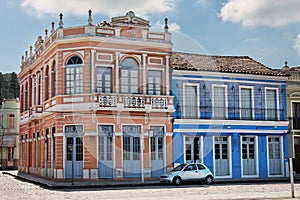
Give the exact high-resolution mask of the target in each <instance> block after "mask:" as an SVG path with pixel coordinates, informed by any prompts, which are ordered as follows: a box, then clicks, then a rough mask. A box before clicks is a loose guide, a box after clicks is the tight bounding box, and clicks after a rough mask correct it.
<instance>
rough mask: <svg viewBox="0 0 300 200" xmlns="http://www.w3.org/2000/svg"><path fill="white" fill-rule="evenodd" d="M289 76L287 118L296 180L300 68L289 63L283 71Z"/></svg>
mask: <svg viewBox="0 0 300 200" xmlns="http://www.w3.org/2000/svg"><path fill="white" fill-rule="evenodd" d="M281 71H282V72H283V73H286V74H288V75H289V79H288V81H287V85H286V101H287V117H288V119H289V144H290V146H289V155H290V158H293V169H294V172H295V175H296V178H297V179H299V177H300V68H299V67H291V68H290V67H288V66H287V62H286V63H285V66H283V68H282V69H281Z"/></svg>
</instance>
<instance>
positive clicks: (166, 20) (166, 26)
mask: <svg viewBox="0 0 300 200" xmlns="http://www.w3.org/2000/svg"><path fill="white" fill-rule="evenodd" d="M168 29H169V27H168V18H165V31H168Z"/></svg>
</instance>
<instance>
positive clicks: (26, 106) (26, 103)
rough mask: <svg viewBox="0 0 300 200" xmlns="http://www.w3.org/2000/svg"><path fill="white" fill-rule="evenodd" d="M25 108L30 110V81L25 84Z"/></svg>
mask: <svg viewBox="0 0 300 200" xmlns="http://www.w3.org/2000/svg"><path fill="white" fill-rule="evenodd" d="M24 108H25V111H27V110H28V83H27V82H26V84H25V98H24Z"/></svg>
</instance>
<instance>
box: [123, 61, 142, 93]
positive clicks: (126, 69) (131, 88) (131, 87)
mask: <svg viewBox="0 0 300 200" xmlns="http://www.w3.org/2000/svg"><path fill="white" fill-rule="evenodd" d="M138 80H139V72H138V63H137V62H136V61H135V60H134V59H133V58H125V59H124V60H123V62H122V64H121V93H128V94H138V92H139V91H138V88H139V81H138Z"/></svg>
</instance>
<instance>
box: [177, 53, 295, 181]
mask: <svg viewBox="0 0 300 200" xmlns="http://www.w3.org/2000/svg"><path fill="white" fill-rule="evenodd" d="M171 66H172V68H173V72H172V93H173V95H174V97H175V98H174V106H175V108H176V112H175V113H174V116H173V117H174V125H173V158H174V165H177V164H179V163H185V162H187V163H189V162H203V163H205V164H206V165H207V166H208V167H209V168H210V169H211V170H212V172H213V174H214V175H215V178H216V179H218V178H272V177H286V176H288V157H289V156H288V137H287V130H288V121H287V119H286V98H285V96H286V80H287V77H286V76H285V75H284V74H282V73H281V72H280V71H279V70H275V69H270V68H268V67H266V66H264V65H262V64H261V63H259V62H257V61H255V60H253V59H251V58H249V57H247V56H241V57H239V56H207V55H197V54H188V53H178V52H174V53H173V54H172V56H171Z"/></svg>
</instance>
